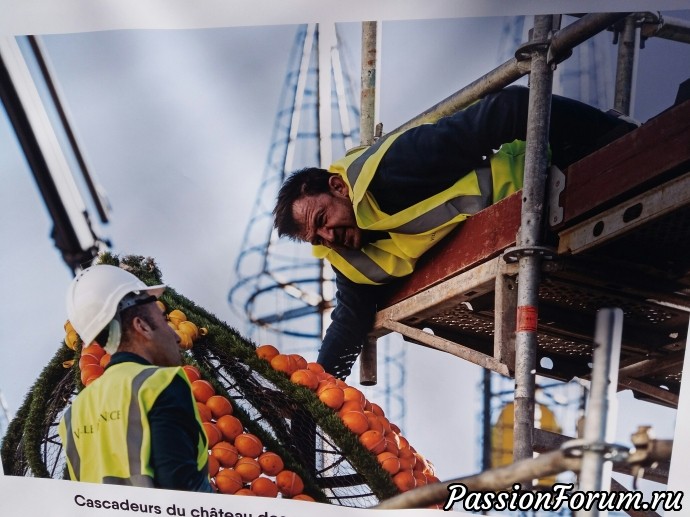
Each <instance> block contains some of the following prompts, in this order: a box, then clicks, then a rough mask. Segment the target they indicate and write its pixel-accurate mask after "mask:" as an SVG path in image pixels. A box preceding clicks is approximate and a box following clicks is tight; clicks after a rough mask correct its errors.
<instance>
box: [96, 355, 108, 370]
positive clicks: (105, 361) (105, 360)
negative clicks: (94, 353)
mask: <svg viewBox="0 0 690 517" xmlns="http://www.w3.org/2000/svg"><path fill="white" fill-rule="evenodd" d="M98 364H100V365H101V366H102V367H103V368H105V367H106V366H108V365H109V364H110V354H109V353H108V352H106V353H105V354H103V357H101V360H100V361H99V362H98Z"/></svg>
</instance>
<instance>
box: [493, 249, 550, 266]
mask: <svg viewBox="0 0 690 517" xmlns="http://www.w3.org/2000/svg"><path fill="white" fill-rule="evenodd" d="M557 254H558V253H557V252H556V249H555V248H552V247H550V246H513V247H511V248H507V249H506V250H505V251H504V252H503V255H502V257H503V260H505V261H506V262H507V263H508V264H513V263H515V262H518V261H519V260H520V258H521V257H529V256H541V258H543V259H544V260H553V259H555V258H556V256H557Z"/></svg>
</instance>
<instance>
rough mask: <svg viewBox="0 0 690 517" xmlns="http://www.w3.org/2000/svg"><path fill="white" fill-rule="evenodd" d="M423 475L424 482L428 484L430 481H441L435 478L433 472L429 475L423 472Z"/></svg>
mask: <svg viewBox="0 0 690 517" xmlns="http://www.w3.org/2000/svg"><path fill="white" fill-rule="evenodd" d="M425 476H426V482H427V484H429V485H430V484H431V483H440V482H441V480H440V479H439V478H437V477H436V476H434V475H433V474H431V475H429V474H425Z"/></svg>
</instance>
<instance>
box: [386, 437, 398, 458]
mask: <svg viewBox="0 0 690 517" xmlns="http://www.w3.org/2000/svg"><path fill="white" fill-rule="evenodd" d="M383 437H384V438H385V439H386V450H387V451H388V452H392V453H393V454H395V455H396V456H398V455H399V454H400V449H398V444H397V443H395V440H394V439H393V436H392V435H391V434H390V433H388V434H384V435H383Z"/></svg>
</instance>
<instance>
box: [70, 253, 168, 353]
mask: <svg viewBox="0 0 690 517" xmlns="http://www.w3.org/2000/svg"><path fill="white" fill-rule="evenodd" d="M164 290H165V285H154V286H147V285H146V284H145V283H144V282H142V281H141V280H139V279H138V278H137V277H136V276H134V275H133V274H132V273H129V272H127V271H125V270H124V269H121V268H119V267H116V266H110V265H107V264H99V265H96V266H91V267H89V268H86V269H85V270H83V271H81V272H80V273H79V274H78V275H77V276H76V277H75V278H74V280H72V283H71V284H70V286H69V288H68V289H67V317H68V319H69V321H70V322H71V323H72V326H73V327H74V330H76V331H77V334H79V337H80V338H81V340H82V341H83V342H84V346H88V345H89V344H91V342H92V341H93V340H94V339H96V336H98V334H99V333H100V332H101V331H102V330H103V329H105V328H106V327H107V326H108V324H109V323H110V322H111V321H112V320H113V318H115V316H116V315H117V313H118V305H119V304H120V301H121V300H122V299H123V298H124V297H125V296H127V295H128V294H130V293H134V294H141V293H147V294H149V295H152V296H155V297H156V298H158V297H159V296H160V295H161V294H162V293H163V291H164ZM122 308H123V307H120V309H122Z"/></svg>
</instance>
